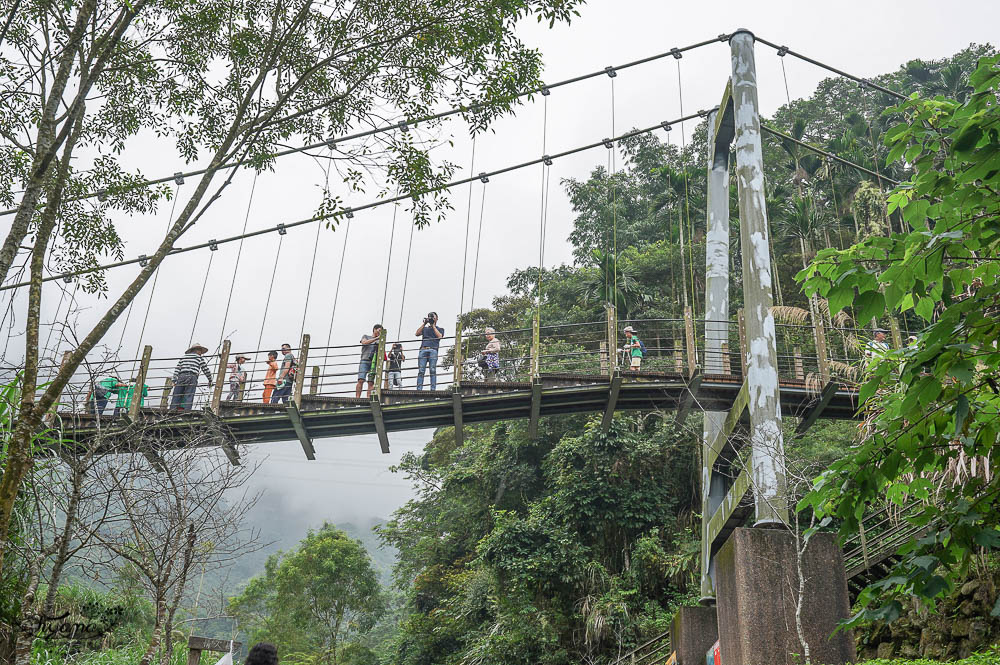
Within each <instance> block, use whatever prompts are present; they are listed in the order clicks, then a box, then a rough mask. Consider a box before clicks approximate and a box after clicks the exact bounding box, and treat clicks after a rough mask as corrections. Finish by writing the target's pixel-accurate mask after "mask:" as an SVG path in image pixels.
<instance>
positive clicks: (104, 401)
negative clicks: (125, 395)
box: [90, 376, 125, 416]
mask: <svg viewBox="0 0 1000 665" xmlns="http://www.w3.org/2000/svg"><path fill="white" fill-rule="evenodd" d="M124 387H125V384H124V383H122V382H121V381H120V380H118V377H117V376H108V377H105V378H103V379H101V380H100V381H98V382H97V383H95V384H94V390H93V391H92V392H91V393H90V412H91V413H93V414H94V415H95V416H101V415H104V409H105V408H106V407H107V406H108V400H109V399H111V397H112V396H114V397H115V399H116V400H117V399H120V398H119V396H118V391H119V389H121V388H124Z"/></svg>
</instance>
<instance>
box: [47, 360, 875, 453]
mask: <svg viewBox="0 0 1000 665" xmlns="http://www.w3.org/2000/svg"><path fill="white" fill-rule="evenodd" d="M701 379H702V380H701V382H700V386H698V387H696V388H695V399H694V401H693V405H692V408H695V409H710V410H726V409H728V408H729V407H730V406H731V405H732V403H733V400H734V399H735V397H736V394H737V393H738V392H739V389H740V386H741V382H740V378H739V377H738V376H730V375H706V376H704V377H701ZM540 383H541V390H540V395H539V404H538V414H539V416H556V415H564V414H571V413H585V412H598V411H603V410H604V409H605V408H606V407H607V405H608V400H609V393H610V383H611V381H610V378H609V377H607V376H594V375H581V374H543V375H542V376H541V377H540ZM456 393H457V394H458V395H460V396H461V398H460V401H461V415H462V420H463V422H464V423H482V422H490V421H497V420H507V419H517V418H529V417H530V415H531V409H532V393H533V391H532V384H531V383H524V382H504V383H489V382H472V381H469V382H462V383H461V385H460V386H459V387H458V388H454V387H452V388H450V389H448V390H439V391H433V392H432V391H415V390H387V391H384V392H383V395H382V400H381V403H380V406H381V409H380V411H381V414H382V419H383V422H384V426H385V430H386V432H400V431H406V430H416V429H427V428H435V427H441V426H446V425H453V424H454V423H455V411H456V408H455V398H454V396H455V394H456ZM689 397H690V392H689V383H688V382H687V381H685V380H684V378H682V377H681V376H680V375H677V374H667V373H643V374H641V375H638V376H625V377H623V381H622V384H621V387H620V390H619V392H618V396H617V401H616V403H615V406H614V408H615V410H618V411H627V410H654V409H662V410H674V409H676V408H678V406H679V405H681V404H682V403H683V402H684V401H685V398H689ZM818 401H819V395H818V394H816V393H815V392H814V391H810V390H808V389H807V388H806V385H805V382H804V381H795V380H783V381H782V382H781V407H782V411H783V413H784V414H786V415H801V414H803V413H805V412H806V411H807V409H809V408H810V407H811V406H814V405H815V404H816V403H817V402H818ZM856 402H857V393H856V391H854V390H851V389H848V388H847V387H845V386H841V388H840V389H839V390H837V392H836V393H835V395H834V396H833V399H832V400H830V402H829V404H828V405H827V406H826V407H825V408H824V410H823V417H824V418H836V419H851V418H854V417H855V411H856V409H857V403H856ZM290 409H291V407H288V406H285V405H272V404H262V403H252V402H222V403H221V406H220V409H219V414H218V415H219V420H220V421H221V423H222V424H223V425H224V426H225V427H226V428H227V429H228V430H229V431H230V432H231V433H232V435H233V436H234V438H235V439H236V441H237V442H239V443H251V442H269V441H288V440H295V439H297V438H298V437H297V435H296V431H295V427H294V420H293V417H294V414H290ZM299 410H300V411H301V418H302V422H303V425H304V427H305V430H306V432H307V433H308V436H309V437H310V438H320V437H339V436H349V435H353V434H373V433H376V418H375V413H374V411H373V409H372V402H371V400H369V399H366V398H362V399H356V398H353V397H323V396H315V397H314V396H305V395H304V396H303V397H302V402H301V406H300V408H299ZM167 415H169V417H164V416H167ZM62 417H63V421H64V423H65V424H66V425H67V427H66V435H67V437H68V438H70V439H76V440H85V439H88V438H90V437H92V436H93V435H94V434H95V433H96V431H97V427H98V424H97V423H96V422H95V420H96V419H95V417H94V416H92V415H89V414H84V413H66V414H63V416H62ZM140 420H142V421H144V422H147V423H150V424H152V425H153V426H154V427H157V428H160V429H162V430H166V431H169V432H176V433H177V434H178V435H182V434H183V431H184V430H187V429H189V428H191V427H202V426H204V423H205V420H204V416H203V413H202V412H200V411H193V412H188V413H182V414H177V413H169V414H168V413H167V412H165V411H163V410H160V409H151V408H143V409H142V410H141V411H140ZM115 422H116V421H114V420H112V419H110V418H108V417H106V416H105V417H102V422H101V425H100V427H101V429H102V430H104V431H105V432H113V431H114V430H115Z"/></svg>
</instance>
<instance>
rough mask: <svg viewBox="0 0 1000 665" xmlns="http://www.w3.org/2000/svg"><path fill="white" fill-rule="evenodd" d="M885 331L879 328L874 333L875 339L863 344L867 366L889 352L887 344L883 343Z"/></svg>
mask: <svg viewBox="0 0 1000 665" xmlns="http://www.w3.org/2000/svg"><path fill="white" fill-rule="evenodd" d="M886 334H887V333H886V331H885V330H883V329H882V328H879V329H878V330H876V331H875V337H874V338H872V339H871V340H869V342H868V343H867V344H865V359H866V360H867V361H868V363H869V364H871V363H872V362H875V361H877V360H880V359H881V358H883V357H884V356H885V354H886V353H887V352H888V351H889V343H888V342H886V341H885V338H886Z"/></svg>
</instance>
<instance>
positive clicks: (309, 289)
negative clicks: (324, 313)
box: [299, 150, 333, 339]
mask: <svg viewBox="0 0 1000 665" xmlns="http://www.w3.org/2000/svg"><path fill="white" fill-rule="evenodd" d="M330 154H331V157H332V155H333V151H332V150H331V151H330ZM322 168H323V174H324V183H323V198H324V199H325V198H326V195H327V193H328V192H329V191H330V166H329V164H327V166H326V167H322ZM322 228H323V225H322V224H317V225H316V238H315V239H314V240H313V257H312V263H310V264H309V283H308V284H307V285H306V301H305V303H303V305H302V325H301V326H300V327H299V339H302V335H304V334H305V332H306V314H307V313H308V312H309V296H310V295H311V294H312V285H313V274H314V273H315V272H316V254H317V253H318V252H319V233H320V230H321V229H322Z"/></svg>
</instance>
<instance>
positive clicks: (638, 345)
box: [625, 326, 643, 372]
mask: <svg viewBox="0 0 1000 665" xmlns="http://www.w3.org/2000/svg"><path fill="white" fill-rule="evenodd" d="M625 348H626V349H627V350H628V351H629V352H630V353H629V356H630V358H631V362H630V363H629V369H630V370H632V371H633V372H638V371H639V368H640V366H641V365H642V355H643V354H642V342H640V341H639V336H638V335H636V334H635V328H633V327H632V326H628V327H627V328H625Z"/></svg>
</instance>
